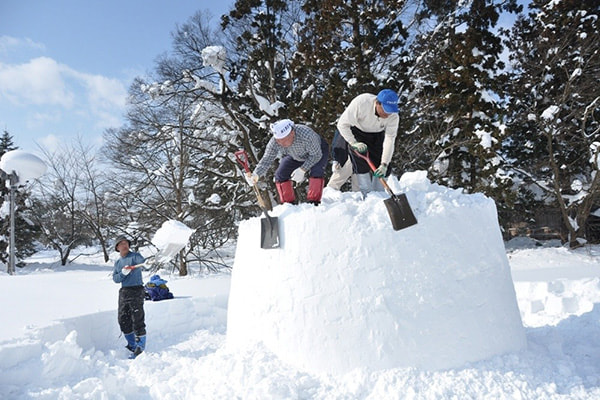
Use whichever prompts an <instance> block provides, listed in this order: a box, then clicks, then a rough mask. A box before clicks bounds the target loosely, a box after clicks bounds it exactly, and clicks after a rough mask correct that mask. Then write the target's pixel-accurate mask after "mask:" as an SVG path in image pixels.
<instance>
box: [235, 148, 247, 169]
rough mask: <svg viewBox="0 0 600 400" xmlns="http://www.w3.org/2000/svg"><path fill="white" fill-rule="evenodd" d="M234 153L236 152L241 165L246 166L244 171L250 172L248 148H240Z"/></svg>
mask: <svg viewBox="0 0 600 400" xmlns="http://www.w3.org/2000/svg"><path fill="white" fill-rule="evenodd" d="M233 154H235V158H237V160H238V162H239V163H240V165H241V166H242V167H243V168H244V171H246V172H250V167H249V166H248V154H246V150H238V151H236V152H235V153H233Z"/></svg>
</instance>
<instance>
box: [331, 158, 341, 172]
mask: <svg viewBox="0 0 600 400" xmlns="http://www.w3.org/2000/svg"><path fill="white" fill-rule="evenodd" d="M341 168H342V166H341V165H340V163H339V162H337V161H333V162H332V163H331V172H333V173H336V172H337V171H339V170H340V169H341Z"/></svg>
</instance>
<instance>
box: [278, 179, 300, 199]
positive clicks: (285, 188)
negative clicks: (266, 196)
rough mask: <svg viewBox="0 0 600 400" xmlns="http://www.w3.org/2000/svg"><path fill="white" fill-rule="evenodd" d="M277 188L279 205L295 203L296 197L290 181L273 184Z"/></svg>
mask: <svg viewBox="0 0 600 400" xmlns="http://www.w3.org/2000/svg"><path fill="white" fill-rule="evenodd" d="M275 186H276V187H277V193H278V194H279V202H280V203H282V204H283V203H295V202H296V195H295V194H294V187H293V186H292V181H284V182H275Z"/></svg>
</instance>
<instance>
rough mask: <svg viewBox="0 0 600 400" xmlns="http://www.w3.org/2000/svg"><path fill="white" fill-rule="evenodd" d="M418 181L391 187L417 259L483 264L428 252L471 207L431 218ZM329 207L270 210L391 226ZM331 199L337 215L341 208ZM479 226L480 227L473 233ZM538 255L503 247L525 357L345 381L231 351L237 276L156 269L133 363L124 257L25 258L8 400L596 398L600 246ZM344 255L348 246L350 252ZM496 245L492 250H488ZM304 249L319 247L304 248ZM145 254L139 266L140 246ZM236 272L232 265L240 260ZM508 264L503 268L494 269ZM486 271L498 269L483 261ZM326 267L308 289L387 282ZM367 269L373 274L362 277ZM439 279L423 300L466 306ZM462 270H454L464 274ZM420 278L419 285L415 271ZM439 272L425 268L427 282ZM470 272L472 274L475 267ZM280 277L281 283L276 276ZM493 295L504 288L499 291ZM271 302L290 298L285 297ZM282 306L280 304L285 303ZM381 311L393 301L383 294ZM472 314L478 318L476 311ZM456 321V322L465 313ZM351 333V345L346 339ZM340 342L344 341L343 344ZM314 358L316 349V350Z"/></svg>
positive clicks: (11, 285)
mask: <svg viewBox="0 0 600 400" xmlns="http://www.w3.org/2000/svg"><path fill="white" fill-rule="evenodd" d="M405 176H406V175H405ZM403 178H404V177H403ZM409 178H410V179H409ZM411 180H412V181H411ZM419 184H422V185H423V186H426V185H425V184H424V183H423V181H422V180H421V179H417V177H414V176H413V177H406V178H405V179H403V180H402V182H401V185H398V184H397V183H396V182H394V186H393V187H394V189H395V190H398V189H406V193H407V195H408V197H409V200H410V201H411V204H412V205H413V208H414V209H415V212H416V214H417V217H418V218H419V225H418V226H416V227H413V228H408V229H406V232H402V231H399V232H394V234H395V235H398V234H399V235H400V236H402V235H404V233H410V234H411V236H412V237H414V238H415V239H413V240H412V245H411V248H412V249H415V250H420V249H423V248H427V247H429V248H430V249H431V253H430V252H429V251H422V252H421V257H422V258H423V259H425V258H426V257H427V256H428V254H437V253H441V252H446V255H447V257H448V259H449V260H453V259H458V260H463V259H465V258H466V257H468V256H466V255H464V254H462V253H465V252H466V253H469V254H475V253H476V252H475V250H473V249H471V248H470V247H469V246H468V245H463V246H461V247H460V248H458V249H453V248H452V247H450V246H447V245H446V241H447V240H450V241H451V242H452V241H454V243H459V242H460V240H459V238H451V239H448V238H447V237H444V236H447V235H442V234H441V233H439V234H436V232H431V236H429V237H428V238H427V240H426V242H424V241H425V239H424V236H423V235H420V234H419V233H418V232H415V231H418V230H419V229H424V227H423V226H424V225H427V224H431V225H432V226H433V227H436V228H440V229H443V231H444V232H448V231H449V230H450V229H449V227H448V226H444V222H443V221H449V220H450V218H449V217H448V213H453V212H455V213H457V215H461V214H460V212H459V211H460V210H461V207H460V205H461V204H463V203H462V199H463V197H462V196H460V195H459V193H457V194H456V204H457V207H456V209H452V208H449V205H448V204H442V205H443V207H439V208H438V209H437V211H436V208H435V206H434V203H431V204H429V203H428V202H427V199H428V197H427V196H426V195H422V194H420V193H419V191H420V190H425V189H426V188H425V187H422V188H421V189H419V188H418V187H417V186H419ZM427 190H431V188H430V189H427ZM327 196H328V197H327V201H324V203H323V204H322V205H320V206H319V207H317V208H315V207H313V206H310V207H309V206H305V205H300V206H295V207H294V206H285V207H281V210H279V209H278V208H277V207H276V208H277V210H274V211H277V213H278V214H279V215H280V219H282V218H288V217H289V220H286V221H284V222H283V223H284V225H285V224H289V223H292V222H293V223H298V224H300V226H303V225H302V224H304V223H305V222H304V221H302V216H303V215H306V218H308V217H314V216H315V215H320V214H327V213H328V212H337V213H339V215H340V219H341V220H343V219H344V218H346V214H352V215H354V223H355V225H354V226H353V227H352V230H360V229H367V228H364V226H365V225H369V224H375V228H373V232H375V231H376V230H377V229H380V230H385V229H387V228H388V224H389V220H388V219H387V218H388V217H387V215H385V214H384V213H381V212H379V211H376V210H375V211H373V212H372V213H371V212H370V213H364V210H363V211H361V212H360V213H359V211H358V210H357V209H354V208H352V206H353V202H352V200H351V199H347V198H346V196H352V195H341V194H338V193H334V192H328V193H327ZM336 196H339V199H337V197H336ZM433 197H435V196H433ZM383 198H385V195H383V194H381V195H377V194H374V195H371V196H369V198H367V199H366V200H365V201H366V202H372V203H373V207H374V208H375V207H379V206H381V205H380V204H379V203H380V202H381V201H382V199H383ZM467 198H469V199H472V200H473V206H476V205H478V204H479V206H481V204H480V203H484V201H483V200H481V202H480V201H479V200H480V199H478V198H474V199H473V198H471V197H467ZM335 199H337V200H338V203H339V205H338V206H334V202H333V200H335ZM324 200H325V199H324ZM328 202H329V203H328ZM333 209H336V210H337V211H333ZM436 215H439V218H440V221H439V222H434V219H435V216H436ZM462 215H464V214H462ZM428 221H429V222H428ZM253 223H254V222H252V220H251V221H248V222H246V223H245V225H247V226H246V227H244V226H242V228H240V229H241V230H242V231H243V230H244V229H248V226H252V224H253ZM242 225H244V224H242ZM480 225H483V223H481V224H480ZM473 226H474V227H476V226H477V224H476V223H475V222H473ZM458 228H459V229H458V233H464V231H463V230H462V228H461V223H459V224H458ZM329 229H331V231H329V233H330V234H331V236H332V237H331V238H328V239H323V240H326V242H325V243H323V246H322V248H321V247H319V249H317V250H316V251H318V252H325V251H326V247H327V246H326V244H330V243H331V242H333V241H334V240H338V241H344V240H345V238H346V237H347V234H348V233H347V232H343V234H340V233H339V232H338V230H337V228H336V227H334V226H331V227H330V228H329ZM411 230H412V232H411ZM282 232H283V234H284V237H283V238H282V239H283V242H282V244H283V246H284V248H285V247H287V246H288V245H289V243H288V240H289V239H290V238H291V237H293V236H292V235H290V234H289V233H288V232H289V230H288V229H287V228H286V227H285V226H284V229H283V231H282ZM240 234H242V232H240ZM373 234H374V235H375V233H373ZM333 235H338V236H337V237H334V236H333ZM489 236H490V234H489V233H487V234H485V235H484V238H482V240H483V239H485V237H489ZM323 238H325V236H323ZM304 240H309V241H310V239H306V238H305V239H304ZM398 242H400V245H402V242H403V239H398ZM538 244H540V243H536V242H534V241H531V240H525V239H521V240H513V241H511V242H508V243H505V247H506V250H505V252H504V254H506V255H507V256H508V262H509V265H510V270H511V273H512V281H513V283H514V288H515V292H516V299H517V303H518V307H519V314H520V317H521V319H522V322H523V325H524V331H525V340H526V346H524V347H523V348H521V349H520V350H515V351H510V352H507V353H503V354H498V355H493V356H490V357H489V358H485V359H482V360H480V361H471V362H466V363H465V364H464V365H460V366H456V367H449V368H444V369H439V370H430V369H427V368H421V367H414V366H410V367H404V366H401V367H389V368H384V369H377V368H376V369H373V368H372V367H371V366H369V365H365V366H359V367H356V368H353V369H351V370H349V371H347V372H339V373H323V372H315V371H312V370H310V369H305V368H302V367H299V366H298V365H300V363H299V362H298V360H291V362H290V361H289V360H287V361H286V360H284V359H283V358H282V357H281V356H280V354H278V353H276V352H273V351H272V350H271V349H270V348H269V347H268V346H267V345H266V344H263V343H257V344H255V345H251V346H245V347H243V348H235V347H233V346H231V345H229V344H228V341H229V338H228V336H227V318H228V317H227V313H228V299H229V297H230V295H231V296H232V297H233V296H234V290H236V288H235V287H234V282H233V280H235V279H237V278H236V277H235V276H234V277H230V275H228V274H225V273H222V274H218V275H205V274H202V273H199V272H198V271H197V270H194V269H193V268H192V273H191V275H190V276H187V277H179V276H176V275H170V274H169V273H167V272H161V277H162V278H164V279H166V280H168V283H167V284H168V286H169V288H170V289H171V291H172V292H173V294H174V295H175V298H174V299H172V300H164V301H161V302H146V304H145V310H146V322H147V330H148V336H147V337H148V343H147V348H146V351H145V352H144V353H142V354H141V355H140V356H139V357H138V358H137V359H135V360H128V359H127V355H128V352H127V350H126V349H125V347H124V345H125V340H124V339H123V337H122V336H120V333H119V329H118V324H117V311H116V308H117V296H118V289H119V285H117V284H115V283H113V281H112V279H111V271H112V264H113V262H114V258H116V257H117V256H118V255H117V254H116V253H113V254H111V257H113V260H111V261H110V262H108V263H104V262H102V255H101V252H99V251H97V249H93V248H89V249H79V251H80V252H81V253H86V254H91V255H88V256H86V255H84V254H82V255H80V256H79V257H78V258H77V259H76V262H75V263H73V264H71V265H69V266H66V267H62V266H60V263H59V262H58V260H59V257H58V255H57V254H56V253H55V252H52V251H47V252H40V253H37V254H36V255H34V256H33V257H31V258H29V259H27V260H26V262H27V266H26V267H25V268H22V269H21V268H18V269H17V274H16V275H14V276H10V275H8V274H6V273H3V272H2V273H0V291H1V293H2V299H3V301H4V304H3V307H2V308H1V309H0V316H1V317H2V329H1V330H0V398H1V399H373V400H374V399H407V398H408V399H484V398H485V399H598V398H600V340H599V338H600V307H598V306H596V304H598V303H600V246H586V247H584V248H581V249H578V250H575V251H569V250H567V249H565V248H563V247H549V244H547V243H544V245H543V246H542V245H539V246H538ZM241 245H243V246H247V244H243V243H240V246H241ZM381 245H382V247H384V248H385V249H389V247H390V246H389V245H388V244H387V243H381ZM255 246H256V250H254V253H253V257H252V258H253V259H252V261H253V263H254V266H255V268H256V269H257V273H260V271H261V269H263V268H264V264H263V257H264V255H265V254H266V252H267V251H268V252H272V251H273V250H261V249H259V247H260V246H259V240H258V238H256V243H255ZM348 246H349V248H352V247H351V246H352V244H351V243H348ZM490 248H491V249H492V250H494V251H495V250H496V249H495V247H494V246H491V247H490ZM442 249H443V250H442ZM239 251H240V250H237V252H238V253H239ZM244 251H250V250H248V249H247V250H244ZM280 251H281V250H277V252H280ZM304 251H305V252H309V251H311V249H309V248H308V247H306V246H305V249H304ZM351 251H352V252H353V257H354V256H355V257H357V258H358V259H363V257H365V255H363V254H362V253H363V252H366V251H369V257H370V260H371V261H372V263H373V264H374V265H380V264H381V265H390V266H391V267H393V266H394V265H395V263H396V260H392V261H393V262H390V260H389V258H388V257H387V256H386V252H384V251H381V250H379V249H378V248H377V249H376V248H374V247H370V248H368V249H364V250H363V249H362V248H361V247H360V246H359V247H353V248H352V250H351ZM142 254H144V255H145V252H144V249H142ZM230 254H233V250H232V251H231V252H230ZM269 257H272V256H269ZM295 257H299V255H296V256H295ZM340 257H346V256H344V255H340ZM413 257H415V256H413ZM497 257H498V258H501V257H500V256H497ZM348 258H350V257H348ZM486 260H487V258H484V259H483V261H486ZM230 262H231V264H232V265H236V268H237V264H238V262H239V260H237V259H236V260H235V262H234V261H232V260H230ZM502 263H503V261H501V260H498V262H497V264H494V265H500V264H502ZM340 264H341V263H340ZM483 264H486V263H485V262H483ZM487 265H491V264H490V263H489V262H488V263H487ZM320 267H321V269H320V272H321V274H320V275H319V276H318V277H316V278H315V277H312V276H309V275H306V276H305V279H306V280H314V279H318V280H319V282H314V281H313V282H311V285H314V286H319V285H320V286H322V287H323V288H328V286H327V285H326V284H327V281H328V279H329V280H331V279H332V277H331V273H333V271H343V272H349V273H351V274H352V275H353V274H357V273H358V272H357V271H358V270H363V271H364V273H363V274H362V276H363V277H364V278H365V279H366V280H368V281H371V282H373V283H377V284H379V283H380V282H379V278H380V277H381V276H382V274H384V272H381V271H379V270H378V269H377V268H375V267H371V265H365V264H364V263H356V262H353V263H351V267H352V268H353V269H354V270H355V271H353V272H350V271H349V270H343V269H341V268H339V267H338V266H337V264H335V265H334V267H333V271H330V272H328V269H327V268H328V267H329V266H328V265H322V266H320ZM286 268H291V267H290V266H288V265H286V264H285V263H282V264H281V265H280V269H281V270H283V269H286ZM329 268H331V267H329ZM370 268H371V270H372V271H373V274H372V275H373V276H371V274H369V273H368V271H369V270H370ZM440 268H442V271H443V273H444V274H447V278H446V280H447V281H448V282H447V286H446V287H440V286H438V285H432V286H430V287H429V288H428V289H429V292H426V291H424V292H423V293H422V294H423V296H426V297H425V299H426V300H427V301H431V302H432V303H433V304H438V305H443V304H445V303H444V302H443V300H442V299H456V298H461V297H467V296H468V295H469V293H467V292H466V291H461V292H460V293H454V291H456V290H460V288H461V285H460V284H458V283H457V282H455V281H453V280H456V278H457V276H458V275H457V274H460V272H457V271H453V270H452V268H451V267H446V266H443V265H442V266H441V267H440ZM456 268H457V269H459V268H458V266H456ZM461 270H462V266H461ZM234 271H235V270H234ZM414 271H415V274H416V273H418V272H419V271H416V270H414ZM431 271H432V269H430V268H428V269H426V270H425V271H423V272H427V273H431ZM466 271H469V272H472V273H473V272H477V270H476V269H475V268H474V267H472V266H469V268H468V269H467V270H466ZM150 274H151V273H147V274H146V275H145V276H144V278H145V279H146V280H148V279H149V277H150ZM235 274H237V272H234V273H233V275H235ZM328 274H329V276H328ZM479 274H482V273H481V272H479ZM273 275H275V276H276V275H282V271H279V272H274V273H273ZM390 275H391V272H390ZM500 275H501V274H500ZM500 275H498V276H500ZM492 276H493V275H492ZM417 278H422V277H421V276H418V275H416V276H409V277H407V281H406V283H403V285H404V287H406V288H409V289H412V288H414V282H415V281H416V280H418V279H417ZM269 279H275V277H270V278H269ZM237 284H238V283H235V285H237ZM498 284H499V285H501V286H502V285H503V284H505V283H503V282H498ZM366 286H367V283H365V284H364V285H362V286H361V287H360V288H361V289H365V287H366ZM476 287H477V286H476V285H474V284H473V283H472V282H470V283H468V284H466V285H465V288H468V289H472V288H476ZM432 290H435V291H439V293H433V292H432ZM494 290H496V289H493V291H494ZM276 294H277V295H278V296H284V295H285V294H286V293H280V292H277V293H276ZM349 294H350V293H349ZM491 295H494V293H493V292H492V293H491ZM436 296H437V297H436ZM484 297H485V296H482V295H481V293H473V294H472V299H473V300H474V301H475V300H477V301H481V302H483V305H484V309H485V308H486V307H485V306H486V305H487V304H489V303H490V302H491V300H489V299H487V298H485V299H484ZM279 298H280V299H281V300H282V301H284V300H285V298H284V297H279ZM503 298H504V297H503ZM383 300H385V301H387V300H388V298H385V296H384V297H383ZM455 301H456V300H455ZM492 303H493V302H492ZM381 304H384V303H381ZM415 304H418V303H415ZM503 304H504V302H503ZM469 307H473V308H476V305H470V306H469ZM509 307H510V306H509ZM390 310H391V311H398V310H401V305H399V304H394V305H393V306H392V307H390ZM420 310H422V309H420ZM487 310H488V313H492V312H494V310H492V309H491V308H487ZM457 312H458V314H461V311H460V310H459V311H457ZM479 314H480V315H481V314H485V312H480V313H479ZM375 317H376V318H379V317H378V316H375ZM437 318H440V317H439V315H435V313H432V319H431V320H430V322H431V325H432V327H434V328H435V327H436V326H440V325H442V324H443V323H442V322H441V321H439V320H438V319H437ZM487 318H488V319H489V320H491V321H494V320H496V319H497V318H498V317H497V316H494V315H488V317H487ZM486 323H487V320H486V321H482V322H481V325H482V327H481V329H482V332H484V331H485V327H484V326H483V325H485V324H486ZM384 328H385V329H388V328H389V327H387V326H386V327H382V329H384ZM269 329H270V327H265V329H264V332H263V333H264V336H265V337H267V336H268V335H270V334H271V332H269ZM472 330H474V328H473V327H465V331H466V333H467V334H468V333H470V332H471V331H472ZM313 332H314V329H313V328H310V329H309V328H308V327H306V328H305V329H303V330H302V331H301V332H298V334H299V335H303V336H309V335H311V334H313ZM345 333H346V334H347V335H353V332H351V331H348V332H345ZM453 334H454V335H455V334H456V333H455V332H454V333H453ZM459 334H460V332H459ZM308 340H311V339H308ZM340 340H342V341H344V340H346V339H345V338H343V337H342V338H340ZM415 340H418V338H415ZM364 341H365V342H364V344H365V347H366V348H368V346H369V345H370V343H369V342H368V338H366V337H365V338H364ZM317 350H319V349H318V348H315V349H314V351H313V353H315V352H316V351H317ZM439 352H440V353H439V357H440V358H445V357H448V354H452V350H451V349H447V351H446V350H444V349H441V350H439ZM289 353H291V351H288V354H289ZM452 356H454V355H452ZM332 362H335V361H334V360H332Z"/></svg>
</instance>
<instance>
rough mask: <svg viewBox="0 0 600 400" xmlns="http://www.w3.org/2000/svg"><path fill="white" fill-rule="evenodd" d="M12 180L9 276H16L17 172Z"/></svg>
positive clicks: (11, 177)
mask: <svg viewBox="0 0 600 400" xmlns="http://www.w3.org/2000/svg"><path fill="white" fill-rule="evenodd" d="M9 179H10V240H9V246H10V250H9V258H8V271H7V272H8V274H9V275H14V274H15V264H16V247H15V203H16V200H17V199H16V194H17V184H18V183H19V177H18V176H17V174H16V172H14V171H13V172H12V173H11V174H10V175H9Z"/></svg>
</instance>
